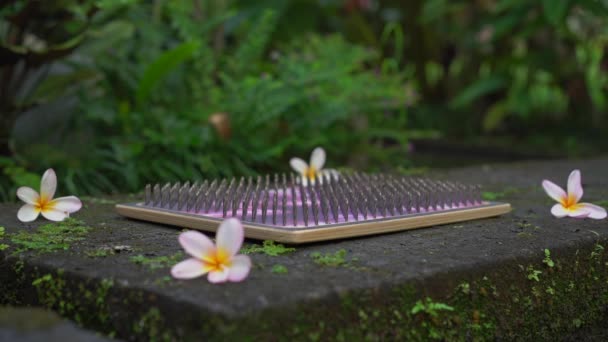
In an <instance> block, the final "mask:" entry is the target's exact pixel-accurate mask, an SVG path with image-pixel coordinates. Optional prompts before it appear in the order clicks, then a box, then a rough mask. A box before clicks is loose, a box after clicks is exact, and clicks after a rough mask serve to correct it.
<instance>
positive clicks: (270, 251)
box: [241, 240, 296, 256]
mask: <svg viewBox="0 0 608 342" xmlns="http://www.w3.org/2000/svg"><path fill="white" fill-rule="evenodd" d="M295 251H296V249H295V248H293V247H285V246H284V245H282V244H280V243H275V242H274V241H272V240H266V241H264V242H263V243H262V245H261V246H260V245H256V244H251V245H249V246H245V247H243V248H241V253H242V254H252V253H263V254H266V255H270V256H279V255H282V254H287V253H292V252H295Z"/></svg>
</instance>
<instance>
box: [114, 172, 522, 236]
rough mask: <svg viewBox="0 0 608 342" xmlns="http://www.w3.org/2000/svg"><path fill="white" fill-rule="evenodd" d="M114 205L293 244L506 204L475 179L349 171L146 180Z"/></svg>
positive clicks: (411, 225) (441, 220)
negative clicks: (237, 224) (140, 192)
mask: <svg viewBox="0 0 608 342" xmlns="http://www.w3.org/2000/svg"><path fill="white" fill-rule="evenodd" d="M303 183H308V184H303ZM116 210H117V211H118V212H119V213H120V214H121V215H124V216H127V217H130V218H134V219H139V220H145V221H151V222H157V223H164V224H169V225H174V226H179V227H182V228H191V229H197V230H203V231H209V232H215V231H216V229H217V228H218V226H219V223H220V222H221V221H222V220H223V219H224V218H227V217H237V218H239V219H240V220H241V221H242V222H243V227H244V229H245V236H246V237H248V238H252V239H260V240H274V241H279V242H284V243H292V244H299V243H307V242H313V241H323V240H333V239H340V238H347V237H354V236H362V235H371V234H380V233H388V232H396V231H401V230H409V229H416V228H422V227H428V226H435V225H440V224H446V223H453V222H460V221H468V220H474V219H479V218H486V217H492V216H498V215H501V214H505V213H507V212H509V211H510V210H511V206H510V205H509V204H508V203H497V202H487V201H483V200H482V199H481V191H480V188H479V186H476V185H467V184H462V183H459V182H452V181H438V180H431V179H426V178H416V177H408V176H395V175H386V174H365V173H350V174H342V175H326V176H323V177H321V178H316V179H313V180H310V181H308V182H302V179H301V178H300V177H296V176H294V175H289V176H287V175H285V174H283V175H274V176H270V175H267V176H265V177H261V176H260V177H257V178H255V179H254V178H247V179H245V178H240V179H239V180H237V179H235V178H233V179H222V180H214V181H203V182H195V183H193V184H191V183H190V182H185V183H167V184H164V185H160V184H156V185H151V184H150V185H147V186H146V188H145V191H144V199H143V201H142V202H137V203H130V204H118V205H116Z"/></svg>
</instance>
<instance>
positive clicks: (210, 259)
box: [203, 248, 231, 272]
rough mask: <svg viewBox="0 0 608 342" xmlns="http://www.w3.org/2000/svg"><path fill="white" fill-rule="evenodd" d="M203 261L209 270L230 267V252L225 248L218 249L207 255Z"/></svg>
mask: <svg viewBox="0 0 608 342" xmlns="http://www.w3.org/2000/svg"><path fill="white" fill-rule="evenodd" d="M203 261H204V262H205V268H206V269H207V271H210V272H211V271H223V270H224V268H226V267H230V264H231V262H230V254H228V252H227V251H226V250H224V249H220V248H218V249H216V251H215V253H213V254H210V255H208V256H206V257H205V258H204V259H203Z"/></svg>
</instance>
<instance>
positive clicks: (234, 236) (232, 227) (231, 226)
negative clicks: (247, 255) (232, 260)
mask: <svg viewBox="0 0 608 342" xmlns="http://www.w3.org/2000/svg"><path fill="white" fill-rule="evenodd" d="M244 238H245V233H244V231H243V225H242V224H241V221H239V220H238V219H236V218H234V217H231V218H228V219H225V220H224V221H223V222H222V224H220V227H219V228H218V229H217V234H216V235H215V242H216V243H217V249H218V250H223V251H226V253H228V255H230V256H231V257H232V256H233V255H236V253H238V251H239V250H240V249H241V245H242V244H243V239H244Z"/></svg>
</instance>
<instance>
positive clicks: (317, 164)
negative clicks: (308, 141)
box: [289, 147, 338, 186]
mask: <svg viewBox="0 0 608 342" xmlns="http://www.w3.org/2000/svg"><path fill="white" fill-rule="evenodd" d="M289 164H290V165H291V168H292V169H294V170H295V171H296V172H298V173H299V174H300V176H302V184H303V185H304V186H306V185H308V182H310V183H311V184H314V182H315V180H316V179H319V181H321V182H322V179H323V178H322V177H323V176H325V175H328V174H329V175H331V176H333V177H337V174H338V172H337V171H336V170H331V169H325V170H323V166H324V165H325V150H324V149H323V148H322V147H317V148H315V149H314V150H313V151H312V154H311V155H310V164H307V163H306V162H305V161H304V160H302V159H300V158H291V160H290V161H289Z"/></svg>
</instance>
